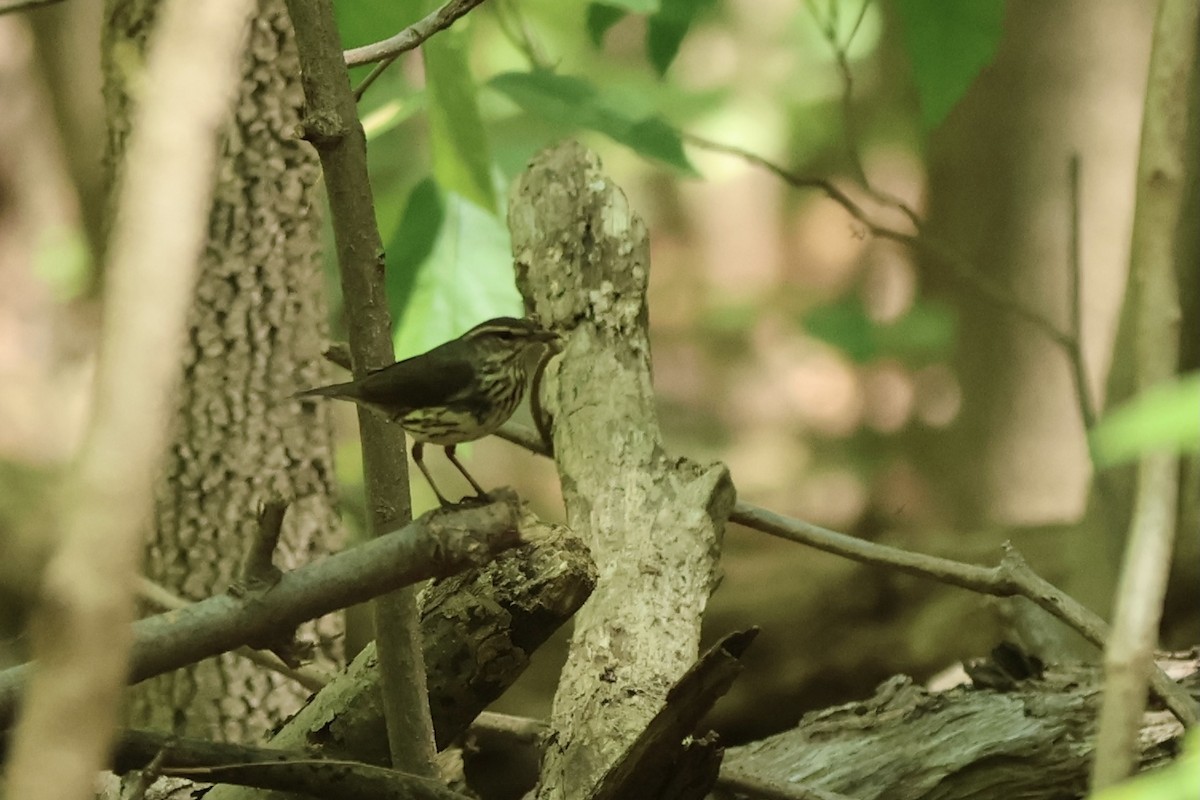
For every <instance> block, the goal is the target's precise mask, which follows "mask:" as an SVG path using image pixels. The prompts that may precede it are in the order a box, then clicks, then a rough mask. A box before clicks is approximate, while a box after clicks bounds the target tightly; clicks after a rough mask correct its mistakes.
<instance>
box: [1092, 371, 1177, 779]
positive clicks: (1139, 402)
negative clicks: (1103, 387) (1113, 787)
mask: <svg viewBox="0 0 1200 800" xmlns="http://www.w3.org/2000/svg"><path fill="white" fill-rule="evenodd" d="M1089 441H1090V444H1091V450H1092V460H1093V461H1094V462H1095V464H1096V466H1097V467H1112V466H1116V465H1119V464H1125V463H1128V462H1130V461H1133V460H1134V459H1137V458H1138V457H1140V456H1142V455H1145V454H1146V453H1149V452H1152V451H1155V450H1166V451H1170V452H1186V453H1200V372H1192V373H1189V374H1188V375H1184V376H1182V377H1180V378H1178V379H1176V380H1173V381H1170V382H1168V383H1163V384H1160V385H1158V386H1154V387H1151V388H1150V389H1147V390H1146V391H1144V392H1142V393H1141V394H1139V395H1137V396H1136V397H1134V398H1133V399H1131V400H1129V401H1128V402H1127V403H1125V404H1124V405H1121V406H1118V407H1117V408H1115V409H1113V410H1112V411H1109V412H1108V413H1107V414H1106V415H1105V416H1104V418H1103V419H1102V420H1100V422H1099V423H1097V425H1096V428H1095V430H1093V431H1092V432H1091V434H1090V436H1089ZM1196 785H1197V786H1200V782H1197V784H1196Z"/></svg>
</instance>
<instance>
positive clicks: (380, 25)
mask: <svg viewBox="0 0 1200 800" xmlns="http://www.w3.org/2000/svg"><path fill="white" fill-rule="evenodd" d="M423 14H424V11H423V10H422V6H421V3H420V2H416V0H408V2H405V0H338V2H336V3H334V4H333V15H334V18H335V19H336V20H337V27H338V33H339V34H341V37H342V47H343V48H346V49H348V48H351V47H361V46H363V45H365V44H370V43H371V42H377V41H379V40H381V39H386V38H388V37H389V36H392V35H393V34H395V33H397V32H399V31H402V30H404V28H406V27H408V26H409V25H411V24H412V23H414V22H416V21H417V20H418V19H420V18H421V16H422V15H423Z"/></svg>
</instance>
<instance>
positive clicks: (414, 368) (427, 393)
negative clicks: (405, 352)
mask: <svg viewBox="0 0 1200 800" xmlns="http://www.w3.org/2000/svg"><path fill="white" fill-rule="evenodd" d="M559 341H560V337H559V335H558V334H557V333H555V332H554V331H551V330H548V329H546V328H544V327H542V325H540V324H539V323H538V322H537V321H535V320H532V319H527V318H515V317H496V318H495V319H489V320H487V321H486V322H481V323H479V324H478V325H476V326H475V327H474V328H471V329H470V330H469V331H467V332H466V333H464V334H463V335H462V336H459V337H458V338H457V339H451V340H450V341H448V342H446V343H444V344H440V345H438V346H437V347H435V348H433V349H432V350H429V351H427V352H425V353H421V354H420V355H416V356H413V357H412V358H406V359H404V360H403V361H397V362H396V363H395V364H391V365H390V366H386V367H383V368H382V369H377V370H372V371H371V372H369V373H368V374H367V375H365V376H363V377H362V378H359V379H357V380H353V381H347V382H345V383H335V384H332V385H330V386H318V387H316V388H315V389H307V390H305V391H302V392H298V393H297V394H295V395H293V396H294V397H296V398H308V397H331V398H334V399H337V400H350V401H352V402H355V403H358V404H359V405H361V406H364V407H366V408H369V409H372V410H373V411H376V412H378V413H381V414H383V415H384V416H385V417H387V418H388V419H390V420H391V421H393V422H396V423H398V424H399V425H400V426H401V427H403V428H404V430H405V431H407V432H408V434H409V435H410V436H411V437H412V439H413V445H412V457H413V461H414V462H415V463H416V465H417V467H418V468H419V469H420V470H421V474H422V475H424V476H425V480H426V481H428V482H429V486H430V487H431V488H432V489H433V493H434V494H435V495H437V499H438V502H439V503H441V504H442V506H443V507H445V506H451V505H453V504H452V503H451V502H450V501H449V500H447V499H446V496H445V495H443V494H442V492H441V491H440V490H439V489H438V487H437V484H436V483H434V480H433V476H431V475H430V474H429V470H428V469H427V468H426V467H425V461H424V458H423V456H424V445H425V444H426V443H428V444H435V445H441V446H442V447H443V448H444V449H445V452H446V458H448V459H449V460H450V463H451V464H453V465H454V466H455V467H456V468H457V469H458V471H459V472H460V473H462V476H463V477H464V478H466V479H467V482H468V483H470V484H471V488H473V489H474V490H475V492H476V495H477V496H478V497H479V498H480V499H481V500H487V499H488V495H487V492H485V491H484V490H483V487H482V486H480V485H479V482H478V481H476V480H475V479H474V478H473V477H471V474H470V473H469V472H467V470H466V469H465V468H464V467H463V465H462V463H461V462H460V461H459V460H458V458H457V456H456V455H455V453H454V448H455V446H456V445H459V444H462V443H463V442H472V441H475V440H476V439H481V438H483V437H484V436H487V435H488V434H491V433H493V432H495V430H496V429H497V428H499V427H500V426H501V425H503V424H504V423H505V422H506V421H507V420H508V418H509V417H511V416H512V415H513V412H514V411H516V409H517V406H518V405H519V404H520V402H521V398H522V397H523V396H524V394H525V384H526V380H527V370H528V364H529V360H530V354H531V353H532V352H533V351H534V350H536V349H537V348H539V347H541V346H545V345H551V346H553V345H556V344H557V343H558V342H559Z"/></svg>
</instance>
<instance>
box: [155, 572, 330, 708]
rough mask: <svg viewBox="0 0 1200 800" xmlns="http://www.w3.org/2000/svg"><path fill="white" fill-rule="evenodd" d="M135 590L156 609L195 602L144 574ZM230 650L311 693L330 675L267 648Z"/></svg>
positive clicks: (180, 606)
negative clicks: (293, 662)
mask: <svg viewBox="0 0 1200 800" xmlns="http://www.w3.org/2000/svg"><path fill="white" fill-rule="evenodd" d="M137 593H138V597H140V598H141V599H142V602H144V603H147V604H149V605H152V606H154V607H155V608H157V609H158V610H159V611H178V610H179V609H181V608H187V607H188V606H191V605H194V604H193V603H192V602H191V601H189V600H185V599H184V598H182V597H180V596H179V595H177V594H175V593H174V592H171V591H170V590H168V589H167V588H166V587H164V586H160V585H159V584H157V583H155V582H154V581H151V580H149V579H148V578H145V577H141V578H138V587H137ZM233 652H234V653H236V654H237V655H239V656H241V657H242V658H244V659H246V660H247V661H249V662H250V663H252V664H257V665H258V666H260V667H262V668H263V669H269V670H271V671H272V672H275V673H278V674H280V675H282V676H284V677H285V678H290V679H292V680H294V681H295V682H296V683H298V684H300V685H301V686H303V687H304V688H305V689H308V690H309V691H311V692H317V691H320V690H321V688H322V687H323V686H325V684H327V683H329V680H330V677H331V676H329V675H326V674H324V673H323V672H321V671H320V670H317V669H314V668H313V667H311V666H308V667H290V666H288V665H287V664H285V663H284V662H283V659H281V658H280V657H279V656H277V655H275V654H274V653H272V652H271V651H270V650H255V649H254V648H253V647H239V648H238V649H237V650H234V651H233Z"/></svg>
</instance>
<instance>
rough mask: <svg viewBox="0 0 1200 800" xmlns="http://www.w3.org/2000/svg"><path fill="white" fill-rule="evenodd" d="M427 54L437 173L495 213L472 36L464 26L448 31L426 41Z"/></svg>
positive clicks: (449, 185) (424, 50)
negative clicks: (471, 60)
mask: <svg viewBox="0 0 1200 800" xmlns="http://www.w3.org/2000/svg"><path fill="white" fill-rule="evenodd" d="M421 52H422V54H423V55H424V57H425V88H426V92H427V96H428V102H429V130H430V139H431V141H432V148H433V174H434V175H435V176H436V177H437V179H438V183H440V184H441V186H442V188H443V189H445V190H446V191H452V192H456V193H458V194H460V195H462V196H463V197H465V198H467V199H469V200H471V201H472V202H474V203H476V204H477V205H479V206H481V207H483V208H485V209H487V210H489V211H495V210H496V207H497V206H496V194H495V191H494V189H493V187H492V158H491V153H490V149H489V148H488V141H487V135H486V134H485V132H484V128H483V120H482V118H481V117H480V114H479V105H478V103H477V102H476V96H475V94H476V90H475V82H474V81H473V80H472V79H471V70H470V67H469V66H468V64H467V51H466V37H465V36H464V35H463V34H461V33H460V32H459V31H458V30H445V31H442V32H440V33H439V34H438V35H437V36H434V37H433V38H432V39H429V40H428V41H427V42H425V44H424V45H423V46H422V48H421Z"/></svg>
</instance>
